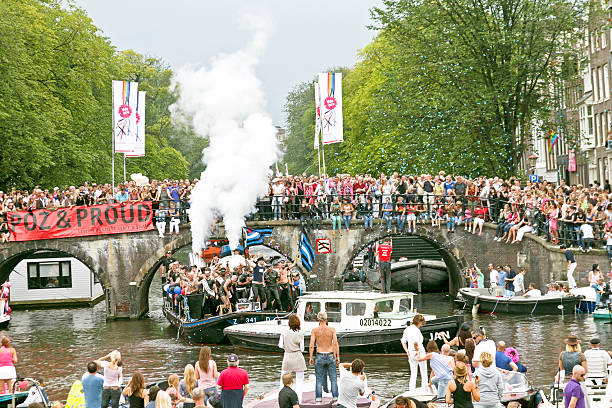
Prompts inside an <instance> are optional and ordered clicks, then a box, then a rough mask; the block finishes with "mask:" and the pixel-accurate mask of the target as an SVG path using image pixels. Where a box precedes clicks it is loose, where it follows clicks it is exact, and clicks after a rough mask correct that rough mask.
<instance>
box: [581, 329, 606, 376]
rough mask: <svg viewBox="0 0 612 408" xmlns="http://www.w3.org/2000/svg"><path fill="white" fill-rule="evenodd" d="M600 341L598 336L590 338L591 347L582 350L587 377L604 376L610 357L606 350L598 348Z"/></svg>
mask: <svg viewBox="0 0 612 408" xmlns="http://www.w3.org/2000/svg"><path fill="white" fill-rule="evenodd" d="M600 343H601V341H600V340H599V338H598V337H595V338H592V339H591V348H590V349H589V350H586V351H585V352H584V357H585V358H586V365H587V368H588V374H587V378H606V377H607V374H608V368H609V367H610V366H611V365H612V359H611V358H610V355H609V354H608V352H607V351H605V350H602V349H601V348H599V346H600Z"/></svg>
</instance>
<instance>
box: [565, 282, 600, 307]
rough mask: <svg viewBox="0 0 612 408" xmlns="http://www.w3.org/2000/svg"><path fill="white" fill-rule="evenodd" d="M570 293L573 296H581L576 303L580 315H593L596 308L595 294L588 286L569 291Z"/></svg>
mask: <svg viewBox="0 0 612 408" xmlns="http://www.w3.org/2000/svg"><path fill="white" fill-rule="evenodd" d="M570 293H571V294H572V295H574V296H581V297H582V299H581V301H580V303H578V310H580V311H581V312H582V313H593V312H594V311H595V308H596V307H597V293H596V292H595V289H593V288H592V287H590V286H584V287H581V288H574V289H570Z"/></svg>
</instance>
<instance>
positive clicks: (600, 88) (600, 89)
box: [597, 67, 604, 101]
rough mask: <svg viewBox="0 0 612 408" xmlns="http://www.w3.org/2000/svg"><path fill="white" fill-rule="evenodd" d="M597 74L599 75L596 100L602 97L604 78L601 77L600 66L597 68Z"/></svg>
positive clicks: (601, 70)
mask: <svg viewBox="0 0 612 408" xmlns="http://www.w3.org/2000/svg"><path fill="white" fill-rule="evenodd" d="M597 76H598V77H599V92H597V96H598V98H597V100H600V101H601V100H602V99H603V98H604V79H603V69H602V68H601V67H599V68H597Z"/></svg>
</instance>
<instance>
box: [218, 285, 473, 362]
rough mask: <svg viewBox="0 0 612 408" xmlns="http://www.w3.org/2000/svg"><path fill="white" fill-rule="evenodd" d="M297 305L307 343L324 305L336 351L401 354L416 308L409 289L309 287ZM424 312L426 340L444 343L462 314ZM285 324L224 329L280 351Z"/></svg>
mask: <svg viewBox="0 0 612 408" xmlns="http://www.w3.org/2000/svg"><path fill="white" fill-rule="evenodd" d="M295 310H296V314H297V315H298V316H299V317H300V320H301V321H302V327H301V329H302V330H303V332H304V342H305V344H309V342H310V332H311V330H312V329H314V328H315V327H317V326H318V324H319V322H318V321H317V314H318V313H319V312H321V311H325V312H326V313H327V318H328V324H329V325H330V326H331V327H333V328H335V329H336V333H337V336H338V344H339V346H340V353H357V354H361V353H368V354H396V353H397V354H399V353H402V354H404V353H405V352H404V349H403V347H402V344H401V342H400V339H401V338H402V334H403V332H404V329H405V328H406V327H407V326H408V325H410V324H411V322H412V318H413V317H414V316H415V315H416V314H418V313H417V311H416V310H414V294H413V293H410V292H394V293H378V292H358V291H330V292H312V293H306V294H304V295H302V296H300V298H299V299H298V301H297V304H296V308H295ZM423 317H425V320H426V324H425V325H424V326H423V327H421V332H422V333H423V340H424V344H426V343H427V342H428V341H430V340H435V341H436V342H438V343H439V345H442V344H443V343H444V340H443V337H446V338H449V339H452V338H453V337H455V334H456V333H457V330H458V328H459V326H461V324H462V323H463V316H462V315H458V316H449V317H444V318H440V319H438V318H436V316H435V315H431V314H423ZM287 328H288V323H287V320H286V319H275V320H273V321H263V322H258V323H249V324H238V325H234V326H230V327H227V328H226V329H225V330H224V331H223V332H224V333H225V335H226V336H227V337H228V338H229V340H230V342H231V343H232V344H233V345H235V346H237V347H241V348H245V349H250V350H261V351H277V352H281V351H282V350H281V349H280V348H279V347H278V340H279V337H280V335H281V333H282V332H283V331H285V330H287Z"/></svg>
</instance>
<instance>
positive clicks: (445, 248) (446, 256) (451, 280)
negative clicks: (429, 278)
mask: <svg viewBox="0 0 612 408" xmlns="http://www.w3.org/2000/svg"><path fill="white" fill-rule="evenodd" d="M410 235H412V236H416V237H418V238H419V239H421V240H423V241H425V242H427V243H429V244H431V245H432V246H433V247H434V248H435V249H436V250H437V251H438V253H439V254H440V256H441V257H442V260H443V261H444V263H445V264H446V267H447V271H448V285H449V286H448V291H449V292H450V293H454V292H456V291H457V290H459V288H460V287H461V286H462V283H463V279H462V276H463V271H464V269H465V268H466V267H467V265H468V264H467V260H466V258H465V256H464V255H463V254H462V252H461V251H460V250H459V248H457V247H456V246H455V245H454V244H453V243H452V242H450V241H449V240H448V239H446V238H445V237H444V236H442V234H439V235H435V234H427V233H426V231H425V230H423V231H421V232H420V233H418V232H417V233H416V234H410ZM401 237H406V235H404V234H396V233H381V234H378V235H376V236H371V235H370V236H367V238H366V239H365V240H363V241H362V242H361V243H360V244H359V245H357V246H356V247H355V249H354V251H353V253H352V255H351V256H350V258H349V260H348V262H347V264H346V269H345V271H348V270H349V269H352V266H353V262H354V260H355V258H356V257H357V256H359V254H360V253H361V252H362V251H363V250H364V249H366V248H367V247H368V246H370V245H371V244H372V243H374V242H380V241H384V240H385V239H387V238H391V239H393V238H401Z"/></svg>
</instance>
